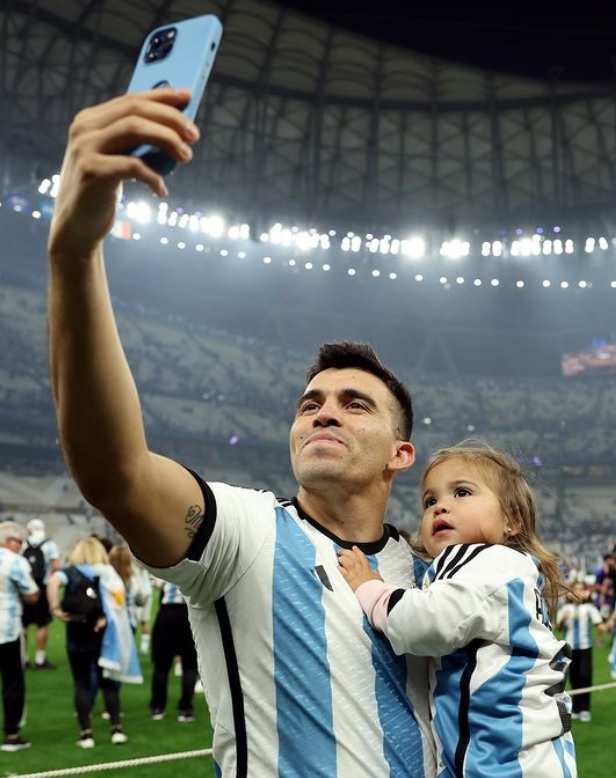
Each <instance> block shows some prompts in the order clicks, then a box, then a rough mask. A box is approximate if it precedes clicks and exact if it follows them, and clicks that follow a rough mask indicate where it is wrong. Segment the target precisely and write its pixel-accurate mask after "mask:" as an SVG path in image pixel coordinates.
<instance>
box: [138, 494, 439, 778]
mask: <svg viewBox="0 0 616 778" xmlns="http://www.w3.org/2000/svg"><path fill="white" fill-rule="evenodd" d="M199 480H200V479H199ZM201 485H202V488H203V490H204V496H205V499H206V505H207V515H206V519H205V521H204V522H203V523H202V525H201V527H200V529H199V531H198V534H197V536H196V538H195V541H194V542H193V546H192V547H191V551H190V553H189V558H187V559H184V560H182V561H181V562H180V563H179V564H178V565H176V566H175V567H173V568H169V569H152V572H153V573H154V575H156V576H158V577H159V578H163V579H166V580H169V581H173V582H175V583H177V584H178V586H179V587H180V589H181V590H182V593H183V594H184V596H185V597H186V600H187V603H188V606H189V616H190V621H191V625H192V629H193V632H194V637H195V643H196V645H197V648H198V655H199V663H200V668H199V670H200V675H201V679H202V682H203V686H204V690H205V695H206V700H207V703H208V706H209V709H210V715H211V721H212V724H213V727H214V737H213V748H214V759H215V763H216V769H217V771H218V772H217V774H219V775H222V776H224V778H235V777H236V776H253V777H254V778H264V777H265V776H268V778H274V776H283V777H284V778H291V776H293V778H337V777H339V778H350V777H352V778H375V776H378V777H379V778H386V777H387V776H391V777H392V778H402V777H404V778H432V777H433V776H434V775H435V748H434V742H433V740H432V736H431V733H430V727H429V706H428V672H427V660H425V659H424V658H419V657H408V658H407V657H399V656H396V655H395V654H394V652H393V650H392V649H391V646H390V645H389V643H388V641H386V640H383V637H382V635H380V634H378V633H377V632H375V631H374V630H373V629H372V627H370V626H369V624H368V622H367V619H365V617H364V615H363V612H362V610H361V607H360V605H359V603H358V602H357V599H356V597H355V595H354V594H353V592H352V590H351V589H350V587H349V586H348V584H347V583H346V581H345V580H344V578H343V576H342V575H341V574H340V570H339V566H338V558H337V550H338V549H339V548H340V547H341V545H342V542H341V541H339V540H338V539H337V538H336V537H334V536H333V535H331V534H328V533H327V532H326V531H325V530H324V529H323V528H322V527H320V526H319V525H318V524H316V522H314V521H313V520H312V519H310V517H308V516H306V515H305V514H303V513H301V510H300V509H299V508H298V506H297V505H296V504H295V503H293V502H291V501H282V500H279V499H277V498H276V497H275V496H274V494H272V493H271V492H259V491H256V490H252V489H244V488H239V487H233V486H229V485H227V484H219V483H211V484H208V485H205V484H203V482H201ZM345 545H346V546H347V547H350V545H351V544H349V543H347V544H345ZM362 549H363V550H364V551H365V552H366V553H367V554H368V555H369V557H370V559H371V560H372V563H373V564H374V566H375V567H376V568H378V570H379V571H380V572H381V574H382V575H383V577H384V578H385V579H386V580H388V581H390V582H392V583H396V584H397V585H399V586H404V587H406V586H412V585H413V584H414V581H415V580H421V576H422V575H423V572H424V571H425V569H426V564H425V563H423V562H420V561H419V560H417V559H416V558H415V557H413V556H412V553H411V550H410V547H409V546H408V544H407V543H406V541H404V540H403V539H402V538H400V537H399V535H398V533H397V532H396V530H395V529H394V528H393V527H389V526H388V525H385V531H384V536H383V539H382V541H380V542H378V543H374V544H370V545H369V544H364V545H362ZM414 564H417V565H418V567H417V569H416V572H415V571H414Z"/></svg>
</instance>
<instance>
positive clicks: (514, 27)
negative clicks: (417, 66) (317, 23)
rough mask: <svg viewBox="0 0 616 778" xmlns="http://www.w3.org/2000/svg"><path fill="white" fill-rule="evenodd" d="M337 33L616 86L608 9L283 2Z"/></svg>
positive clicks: (615, 27)
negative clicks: (339, 29)
mask: <svg viewBox="0 0 616 778" xmlns="http://www.w3.org/2000/svg"><path fill="white" fill-rule="evenodd" d="M280 1H281V3H282V4H283V5H286V6H290V7H292V8H295V9H297V10H301V11H302V12H304V13H308V14H311V15H313V16H317V17H320V18H322V19H324V20H327V21H329V22H331V23H333V24H335V25H336V26H339V27H344V28H347V29H349V30H354V31H357V32H361V33H363V34H366V35H368V36H370V37H373V38H377V39H382V40H384V41H390V42H391V43H395V44H396V45H399V46H403V47H406V48H408V49H410V50H413V51H417V52H421V53H424V54H433V55H435V56H437V57H439V58H446V59H450V60H452V61H455V62H460V63H466V64H469V65H475V66H479V67H482V68H487V69H490V70H496V71H499V72H503V73H513V74H517V75H520V76H526V77H530V78H537V79H542V80H543V79H551V78H552V77H554V76H555V75H557V76H558V78H560V79H561V80H563V81H569V82H575V81H577V82H584V81H603V82H605V81H610V80H614V81H616V76H615V69H614V67H613V65H612V60H613V58H614V57H616V14H615V13H614V10H613V8H612V7H611V6H610V5H609V4H607V3H602V4H601V8H598V7H597V8H595V7H594V6H598V4H593V3H575V4H573V3H571V4H570V5H568V4H565V3H555V2H536V3H534V4H533V6H527V5H525V4H520V3H516V4H515V5H513V4H505V3H491V4H489V5H488V4H487V3H481V7H479V6H480V4H478V3H477V4H474V5H475V7H470V6H471V4H469V3H461V2H457V3H455V4H454V3H431V4H430V5H429V7H428V6H427V5H426V6H422V4H421V3H412V0H411V2H409V0H407V1H406V2H395V1H394V0H378V2H375V3H373V4H372V5H373V6H374V8H375V10H373V11H370V10H367V9H368V8H369V7H370V6H369V4H368V3H365V2H363V3H362V2H358V1H357V0H280Z"/></svg>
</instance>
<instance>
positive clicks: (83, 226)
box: [48, 89, 205, 567]
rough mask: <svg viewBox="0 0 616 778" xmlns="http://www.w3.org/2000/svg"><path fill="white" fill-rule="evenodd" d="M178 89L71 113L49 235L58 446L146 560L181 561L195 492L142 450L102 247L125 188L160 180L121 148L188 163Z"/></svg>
mask: <svg viewBox="0 0 616 778" xmlns="http://www.w3.org/2000/svg"><path fill="white" fill-rule="evenodd" d="M189 96H190V93H188V92H187V91H186V90H174V89H157V90H153V91H151V92H144V93H139V94H130V95H123V96H122V97H119V98H116V99H114V100H110V101H109V102H106V103H103V104H101V105H98V106H95V107H93V108H87V109H85V110H84V111H82V112H81V113H79V114H78V115H77V117H76V118H75V120H74V122H73V124H72V126H71V129H70V133H69V140H68V145H67V148H66V153H65V157H64V162H63V165H62V171H61V183H60V191H59V193H58V198H57V200H56V205H55V209H54V216H53V219H52V222H51V227H50V235H49V246H48V249H49V288H48V329H49V357H50V371H51V383H52V390H53V397H54V402H55V406H56V413H57V419H58V429H59V435H60V442H61V445H62V448H63V451H64V455H65V458H66V461H67V464H68V466H69V468H70V471H71V473H72V475H73V477H74V478H75V481H76V482H77V484H78V486H79V488H80V490H81V491H82V493H83V495H84V497H85V498H86V499H87V500H88V501H89V502H90V503H91V504H92V505H94V506H95V507H96V508H98V510H100V512H101V513H102V514H103V515H104V516H105V517H106V518H107V519H108V520H109V521H110V522H111V523H112V524H113V526H114V527H115V528H116V529H117V530H118V532H120V533H121V534H122V535H123V537H124V538H125V539H126V540H127V541H128V543H129V544H130V545H131V546H132V547H133V548H134V549H135V551H136V552H137V554H139V556H140V557H141V558H142V559H143V560H144V561H146V562H148V563H150V564H152V565H156V566H160V567H164V566H169V565H172V564H174V563H176V562H177V561H179V560H180V559H181V558H182V557H183V556H184V555H185V553H186V550H187V548H188V546H189V544H190V539H191V537H192V535H193V534H194V530H195V515H196V516H198V517H199V519H197V521H199V520H202V518H203V514H204V510H205V506H204V505H203V498H202V496H201V492H200V490H199V488H198V486H197V484H196V482H195V481H194V479H193V478H192V476H191V475H190V474H189V473H188V472H187V471H186V470H184V468H182V467H181V466H180V465H179V464H177V463H176V462H173V461H172V460H169V459H166V458H164V457H161V456H158V455H156V454H153V453H152V452H150V451H149V450H148V446H147V441H146V437H145V431H144V427H143V419H142V412H141V406H140V402H139V397H138V394H137V389H136V386H135V382H134V380H133V376H132V374H131V372H130V368H129V366H128V363H127V360H126V357H125V355H124V350H123V348H122V344H121V342H120V338H119V335H118V331H117V326H116V322H115V319H114V315H113V310H112V306H111V301H110V297H109V290H108V286H107V279H106V274H105V266H104V261H103V250H102V244H103V240H104V238H105V236H106V235H107V233H108V232H109V230H110V229H111V227H112V225H113V221H114V218H115V210H116V205H117V202H118V197H119V193H120V187H121V184H122V181H124V180H138V181H141V182H142V183H144V184H146V185H147V186H149V187H150V188H151V189H152V190H153V191H154V192H155V193H156V194H158V195H160V196H164V195H165V194H166V193H167V190H166V187H165V184H164V181H163V179H162V178H161V177H160V176H159V175H158V174H157V173H155V172H154V171H153V170H151V169H150V168H149V167H147V165H146V164H145V163H144V162H143V161H142V160H140V159H137V158H136V157H132V156H129V155H126V154H122V153H121V152H122V149H126V148H131V147H134V146H138V145H140V144H142V143H151V144H153V145H155V146H158V147H162V148H164V149H165V150H166V151H167V152H168V153H170V154H171V155H172V156H173V157H174V158H175V159H177V160H178V161H180V162H187V161H188V160H189V159H190V158H191V157H192V152H191V149H190V145H189V144H191V143H193V142H194V141H195V140H197V138H198V130H197V129H196V127H195V126H194V125H193V123H192V122H190V121H189V120H187V119H186V117H184V115H183V114H182V113H181V111H179V110H178V106H181V105H183V104H185V103H186V102H187V100H188V98H189Z"/></svg>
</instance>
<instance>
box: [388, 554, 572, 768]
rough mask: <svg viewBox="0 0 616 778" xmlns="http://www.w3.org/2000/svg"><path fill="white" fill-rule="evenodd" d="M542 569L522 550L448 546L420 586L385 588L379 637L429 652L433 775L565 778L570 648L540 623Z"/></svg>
mask: <svg viewBox="0 0 616 778" xmlns="http://www.w3.org/2000/svg"><path fill="white" fill-rule="evenodd" d="M542 589H543V578H542V575H541V573H540V572H539V570H538V568H537V565H536V564H535V562H534V560H533V558H532V557H531V556H530V555H529V554H525V553H521V552H519V551H515V550H513V549H511V548H507V547H506V546H500V545H493V546H491V545H483V544H472V545H456V546H449V547H448V548H446V549H445V550H444V551H443V552H442V553H441V554H440V555H439V556H438V557H437V558H436V559H435V560H434V562H433V563H432V565H431V566H430V568H429V569H428V571H427V573H426V575H425V577H424V584H423V589H422V590H413V589H411V590H408V591H405V592H404V593H398V592H395V593H393V594H392V595H391V597H390V600H389V615H388V617H387V636H388V638H389V640H390V641H391V643H392V645H393V647H394V649H395V651H396V653H400V654H402V653H412V654H418V655H428V656H432V657H435V658H434V659H433V661H432V663H431V672H430V693H431V707H432V717H433V728H434V732H435V737H436V739H437V744H438V746H439V748H440V764H439V775H442V776H460V777H462V776H463V777H464V778H573V777H574V776H576V775H577V770H576V762H575V751H574V746H573V740H572V738H571V733H570V729H571V707H570V698H569V697H568V695H567V694H565V691H564V689H565V683H566V674H567V669H568V666H569V662H570V655H571V652H570V649H569V647H568V646H567V644H566V643H565V642H564V641H562V640H558V639H557V638H556V637H555V635H554V634H553V632H552V630H551V629H550V625H549V619H548V616H547V612H546V608H545V603H544V601H543V598H542V596H541V591H542Z"/></svg>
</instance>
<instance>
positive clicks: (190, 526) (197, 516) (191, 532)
mask: <svg viewBox="0 0 616 778" xmlns="http://www.w3.org/2000/svg"><path fill="white" fill-rule="evenodd" d="M202 521H203V511H202V510H201V508H200V507H199V506H198V505H191V506H190V508H189V509H188V513H187V514H186V519H185V522H186V527H185V529H186V534H187V535H188V537H189V538H190V539H191V540H192V538H194V537H195V535H196V534H197V530H198V529H199V527H200V526H201V522H202Z"/></svg>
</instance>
